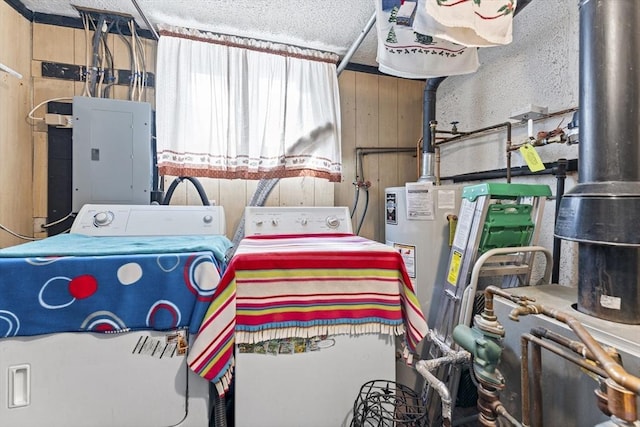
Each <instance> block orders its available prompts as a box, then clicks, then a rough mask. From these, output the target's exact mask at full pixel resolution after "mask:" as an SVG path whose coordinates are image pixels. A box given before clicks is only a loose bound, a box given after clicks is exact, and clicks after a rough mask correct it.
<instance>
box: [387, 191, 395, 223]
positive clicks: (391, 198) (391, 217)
mask: <svg viewBox="0 0 640 427" xmlns="http://www.w3.org/2000/svg"><path fill="white" fill-rule="evenodd" d="M386 206H387V208H386V209H387V224H391V225H396V224H398V201H397V199H396V193H387V205H386Z"/></svg>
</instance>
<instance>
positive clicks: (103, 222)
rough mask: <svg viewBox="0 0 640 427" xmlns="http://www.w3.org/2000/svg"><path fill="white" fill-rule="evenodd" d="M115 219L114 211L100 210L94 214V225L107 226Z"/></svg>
mask: <svg viewBox="0 0 640 427" xmlns="http://www.w3.org/2000/svg"><path fill="white" fill-rule="evenodd" d="M112 221H113V213H112V212H108V211H106V212H98V213H97V214H95V215H94V216H93V225H95V226H96V227H106V226H107V225H109V224H111V222H112Z"/></svg>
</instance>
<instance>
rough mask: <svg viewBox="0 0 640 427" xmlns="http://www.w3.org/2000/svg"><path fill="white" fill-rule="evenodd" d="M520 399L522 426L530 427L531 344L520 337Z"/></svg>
mask: <svg viewBox="0 0 640 427" xmlns="http://www.w3.org/2000/svg"><path fill="white" fill-rule="evenodd" d="M520 398H521V399H522V402H521V407H522V425H523V426H524V427H529V426H530V425H531V421H530V414H529V411H530V410H531V409H530V402H529V342H528V341H527V340H526V339H524V338H523V337H520Z"/></svg>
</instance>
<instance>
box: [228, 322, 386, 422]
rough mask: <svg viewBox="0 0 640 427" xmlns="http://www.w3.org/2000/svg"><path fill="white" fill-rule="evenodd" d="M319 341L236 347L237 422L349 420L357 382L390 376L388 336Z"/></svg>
mask: <svg viewBox="0 0 640 427" xmlns="http://www.w3.org/2000/svg"><path fill="white" fill-rule="evenodd" d="M318 346H319V349H318V350H316V351H307V352H305V353H298V354H277V355H273V354H256V353H240V352H239V351H238V348H236V369H235V381H236V382H235V422H236V426H238V427H252V426H256V427H258V426H259V427H300V426H305V427H327V426H332V427H338V426H348V425H349V424H350V422H351V419H352V418H353V404H354V402H355V401H356V398H357V397H358V395H359V392H360V388H361V387H362V385H364V384H365V383H366V382H368V381H372V380H390V381H394V380H395V345H394V340H393V337H389V336H382V335H377V334H375V335H373V334H371V335H357V336H349V335H338V336H330V337H328V338H327V339H326V340H323V341H321V342H319V343H318Z"/></svg>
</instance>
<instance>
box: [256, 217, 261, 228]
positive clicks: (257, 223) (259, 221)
mask: <svg viewBox="0 0 640 427" xmlns="http://www.w3.org/2000/svg"><path fill="white" fill-rule="evenodd" d="M256 225H257V226H258V227H260V226H261V225H262V220H261V219H259V220H257V221H256Z"/></svg>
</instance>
